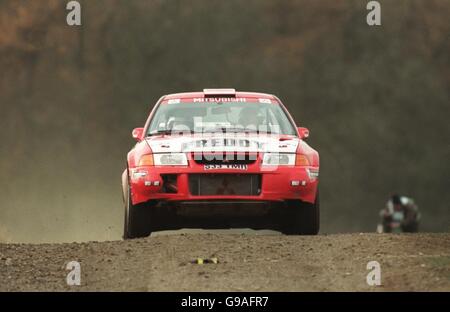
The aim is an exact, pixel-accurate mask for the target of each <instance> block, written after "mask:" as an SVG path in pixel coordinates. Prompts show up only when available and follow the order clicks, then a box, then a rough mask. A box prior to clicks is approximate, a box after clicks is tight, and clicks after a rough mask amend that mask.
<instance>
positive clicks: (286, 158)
mask: <svg viewBox="0 0 450 312" xmlns="http://www.w3.org/2000/svg"><path fill="white" fill-rule="evenodd" d="M295 157H296V155H295V154H288V153H265V154H264V157H263V162H262V164H263V165H264V166H294V165H295Z"/></svg>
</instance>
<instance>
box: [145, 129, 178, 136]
mask: <svg viewBox="0 0 450 312" xmlns="http://www.w3.org/2000/svg"><path fill="white" fill-rule="evenodd" d="M168 134H172V130H157V131H153V132H151V133H149V134H148V136H152V135H168Z"/></svg>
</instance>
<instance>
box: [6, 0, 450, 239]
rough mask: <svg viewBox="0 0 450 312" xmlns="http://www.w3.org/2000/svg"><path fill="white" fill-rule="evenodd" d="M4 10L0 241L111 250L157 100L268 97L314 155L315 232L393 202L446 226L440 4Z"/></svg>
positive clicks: (366, 227)
mask: <svg viewBox="0 0 450 312" xmlns="http://www.w3.org/2000/svg"><path fill="white" fill-rule="evenodd" d="M66 3H67V1H61V0H40V1H25V0H23V1H22V0H0V73H1V74H0V112H1V121H0V122H1V127H0V140H1V145H0V172H1V174H0V185H1V187H0V240H3V241H9V242H61V241H82V240H110V239H120V237H121V233H122V225H123V205H122V198H121V187H120V175H121V172H122V170H123V168H124V166H125V160H126V153H127V152H128V150H129V149H130V148H131V147H132V146H133V144H134V142H133V139H132V138H131V134H130V133H131V130H132V128H133V127H137V126H142V125H143V123H144V122H145V120H146V118H147V116H148V113H149V111H150V109H151V108H152V106H153V105H154V103H155V102H156V101H157V100H158V98H159V97H160V96H161V95H163V94H167V93H173V92H181V91H192V90H202V89H203V88H206V87H209V88H213V87H233V88H236V89H237V90H246V91H260V92H267V93H274V94H276V95H278V96H279V97H280V98H281V99H282V101H283V102H284V103H285V105H286V106H287V107H288V109H289V110H290V112H291V113H292V114H293V115H294V117H295V119H296V121H297V123H298V124H299V125H302V126H306V127H308V128H309V129H310V131H311V137H310V139H308V140H309V143H310V145H312V146H313V147H314V148H316V149H317V150H318V151H319V152H320V155H321V208H322V231H321V232H322V233H339V232H355V231H357V232H362V231H370V232H373V231H375V227H376V224H377V222H378V212H379V210H380V209H381V208H383V206H384V205H385V202H386V201H387V199H388V196H389V195H390V194H391V193H393V192H398V193H401V194H402V195H407V196H411V197H413V198H414V199H415V200H416V202H417V203H418V205H419V207H420V209H421V212H422V230H423V231H432V232H438V231H449V230H450V207H449V205H450V204H449V203H450V192H449V191H448V187H449V182H450V174H449V173H450V170H449V169H450V166H449V160H450V138H449V121H448V118H449V113H450V23H449V16H450V1H447V0H397V1H380V3H381V9H382V26H379V27H369V26H368V25H367V24H366V15H367V13H368V11H367V10H366V4H367V1H362V0H353V1H352V0H345V1H344V0H329V1H325V0H321V1H317V0H309V1H307V0H304V1H300V0H298V1H294V0H284V1H273V0H247V1H237V0H228V1H219V0H193V1H189V3H187V2H185V1H181V0H151V1H144V0H127V1H121V0H95V1H80V3H81V5H82V26H81V27H69V26H67V24H66V15H67V13H68V11H66Z"/></svg>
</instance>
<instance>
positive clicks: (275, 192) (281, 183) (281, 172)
mask: <svg viewBox="0 0 450 312" xmlns="http://www.w3.org/2000/svg"><path fill="white" fill-rule="evenodd" d="M202 97H204V95H203V92H191V93H178V94H170V95H166V96H163V97H161V98H160V99H159V101H158V102H157V103H156V105H155V106H154V108H153V110H152V111H151V113H150V115H149V117H148V119H147V122H146V123H145V126H144V131H143V133H146V129H147V127H148V126H149V123H150V120H151V118H152V116H153V114H154V113H155V112H156V110H157V108H158V106H159V105H165V103H167V101H168V100H169V99H181V102H183V99H192V98H202ZM239 97H246V98H247V99H250V98H253V99H261V98H263V99H270V100H272V103H274V105H281V106H283V104H282V103H281V101H280V100H279V99H278V98H277V97H275V96H274V95H270V94H264V93H251V92H236V98H239ZM249 105H257V104H253V103H251V104H249ZM283 107H284V106H283ZM286 114H287V115H288V117H289V118H290V119H291V121H292V122H293V123H294V121H293V119H292V117H291V116H290V115H289V113H288V112H287V110H286ZM294 124H295V123H294ZM297 135H299V133H297ZM272 136H273V135H272ZM168 137H170V136H165V138H168ZM172 137H173V136H172ZM285 137H286V136H282V135H281V136H279V137H278V138H279V140H280V141H283V140H284V139H286V138H285ZM160 138H161V136H154V137H151V138H150V140H158V139H160ZM136 139H137V140H138V143H137V144H136V145H135V146H134V148H133V149H132V150H131V151H130V152H129V153H128V156H127V167H128V168H127V169H126V170H125V171H124V173H123V177H122V183H123V188H124V191H125V190H126V187H127V185H128V183H127V179H128V181H129V185H130V190H131V200H132V203H133V204H138V203H143V202H146V201H149V200H155V199H156V200H167V201H188V200H196V201H198V200H219V199H220V200H224V199H233V200H257V201H283V200H287V199H299V200H302V201H304V202H308V203H314V201H315V198H316V192H317V188H318V181H319V180H318V178H314V179H310V178H309V175H308V174H307V169H311V168H312V169H315V170H319V154H318V152H317V151H315V150H314V149H313V148H311V147H310V146H309V145H308V144H307V143H306V142H305V141H303V140H300V143H299V146H298V148H297V153H300V154H304V155H306V156H307V157H308V158H309V159H310V162H311V166H308V167H296V166H289V167H288V166H278V167H277V169H276V170H275V171H273V170H264V168H263V167H261V163H262V155H258V159H257V161H256V162H255V163H254V164H251V165H248V170H247V171H245V173H261V174H262V191H261V194H260V195H258V196H234V195H220V196H191V195H190V193H189V188H188V174H190V173H205V171H204V168H203V165H199V164H197V163H196V162H194V161H191V158H192V157H191V155H190V154H188V155H187V157H188V160H189V162H188V166H185V167H181V166H150V167H138V166H137V162H138V161H139V159H140V157H141V156H142V155H145V154H148V153H151V152H152V151H151V149H150V147H149V145H148V143H147V142H146V140H143V138H142V137H141V138H136ZM133 170H145V171H147V172H148V175H147V176H146V177H145V178H138V179H134V178H133V177H132V175H131V171H133ZM171 173H176V174H178V175H179V176H178V180H177V181H178V182H177V184H178V193H177V194H168V193H161V192H160V191H161V186H162V183H163V181H162V180H161V174H171ZM208 173H224V172H223V171H221V170H208ZM226 173H228V174H232V173H239V174H242V173H243V172H242V171H241V170H227V171H226ZM291 180H300V181H306V182H307V184H306V185H305V186H301V185H300V186H295V187H294V186H291V183H290V182H291ZM145 181H159V182H160V185H159V186H154V185H153V184H152V185H151V186H145V185H144V183H145Z"/></svg>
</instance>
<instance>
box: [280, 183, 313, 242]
mask: <svg viewBox="0 0 450 312" xmlns="http://www.w3.org/2000/svg"><path fill="white" fill-rule="evenodd" d="M289 205H290V207H289V210H290V213H289V216H290V217H291V219H290V220H288V221H287V224H285V226H284V229H283V230H282V232H283V233H284V234H287V235H317V234H318V233H319V229H320V204H319V192H317V195H316V200H315V202H314V204H310V203H305V202H301V201H292V202H290V203H289ZM291 210H292V211H291Z"/></svg>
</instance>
